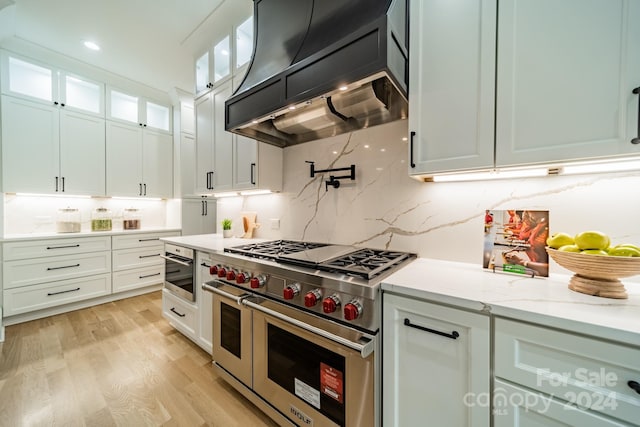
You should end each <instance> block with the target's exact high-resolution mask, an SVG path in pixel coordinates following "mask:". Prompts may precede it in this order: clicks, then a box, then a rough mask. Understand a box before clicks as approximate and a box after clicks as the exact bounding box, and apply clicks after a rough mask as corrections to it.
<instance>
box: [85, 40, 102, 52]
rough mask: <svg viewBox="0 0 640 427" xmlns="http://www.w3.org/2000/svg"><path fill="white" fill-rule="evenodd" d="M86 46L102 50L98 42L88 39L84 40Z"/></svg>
mask: <svg viewBox="0 0 640 427" xmlns="http://www.w3.org/2000/svg"><path fill="white" fill-rule="evenodd" d="M84 47H86V48H87V49H91V50H100V46H98V44H97V43H95V42H92V41H88V40H87V41H86V42H84Z"/></svg>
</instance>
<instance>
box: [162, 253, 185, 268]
mask: <svg viewBox="0 0 640 427" xmlns="http://www.w3.org/2000/svg"><path fill="white" fill-rule="evenodd" d="M159 257H160V258H164V259H166V260H168V261H171V262H175V263H178V264H182V265H185V266H187V267H191V264H192V262H184V261H180V260H179V259H176V258H171V257H168V256H166V255H159Z"/></svg>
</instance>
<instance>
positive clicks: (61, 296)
mask: <svg viewBox="0 0 640 427" xmlns="http://www.w3.org/2000/svg"><path fill="white" fill-rule="evenodd" d="M110 293H111V274H101V275H98V276H91V277H82V278H78V279H70V280H61V281H58V282H52V283H42V284H40V285H33V286H25V287H23V288H15V289H5V290H4V310H5V316H12V315H14V314H21V313H28V312H30V311H36V310H42V309H45V308H48V307H54V306H58V305H63V304H68V303H71V302H75V301H82V300H85V299H89V298H95V297H99V296H103V295H109V294H110Z"/></svg>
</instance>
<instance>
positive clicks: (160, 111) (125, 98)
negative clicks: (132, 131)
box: [107, 87, 172, 133]
mask: <svg viewBox="0 0 640 427" xmlns="http://www.w3.org/2000/svg"><path fill="white" fill-rule="evenodd" d="M107 92H108V97H107V117H108V118H109V119H112V120H118V121H123V122H127V123H130V124H134V125H135V124H137V125H138V126H140V127H145V128H146V127H149V128H153V129H156V130H161V131H165V132H169V133H170V132H171V129H172V128H171V107H170V106H168V105H164V104H161V103H158V102H155V101H150V100H148V99H146V98H143V97H141V96H138V95H133V94H130V93H125V92H123V91H120V90H119V89H114V88H111V87H110V88H109V89H108V91H107Z"/></svg>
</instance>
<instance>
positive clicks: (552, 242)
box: [547, 233, 575, 249]
mask: <svg viewBox="0 0 640 427" xmlns="http://www.w3.org/2000/svg"><path fill="white" fill-rule="evenodd" d="M574 243H575V242H574V241H573V237H571V236H570V235H569V234H567V233H554V234H553V235H551V236H549V238H547V246H549V247H550V248H553V249H559V248H560V247H561V246H566V245H573V244H574Z"/></svg>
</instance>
